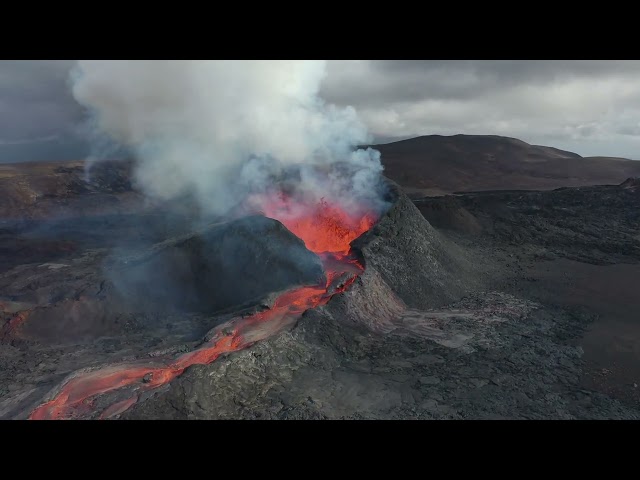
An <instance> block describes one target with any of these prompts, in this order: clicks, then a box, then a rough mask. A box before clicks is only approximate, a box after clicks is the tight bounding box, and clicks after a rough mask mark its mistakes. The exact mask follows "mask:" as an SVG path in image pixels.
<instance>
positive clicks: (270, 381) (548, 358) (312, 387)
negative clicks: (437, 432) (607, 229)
mask: <svg viewBox="0 0 640 480" xmlns="http://www.w3.org/2000/svg"><path fill="white" fill-rule="evenodd" d="M394 188H395V187H394ZM395 190H396V193H397V194H398V201H397V202H396V203H395V205H394V206H393V207H392V208H391V210H390V211H389V212H388V213H387V214H386V215H385V216H384V217H383V218H382V219H381V221H380V222H379V224H378V225H377V226H376V227H374V229H372V230H371V231H370V232H369V233H367V234H366V235H364V236H363V237H361V238H359V239H357V240H356V241H355V242H354V247H355V248H356V249H358V250H359V251H360V253H361V255H362V258H363V260H364V262H365V265H366V271H365V272H364V273H363V275H361V276H360V277H359V278H358V280H357V281H356V282H355V284H354V285H353V286H352V287H351V288H350V289H349V290H348V291H346V292H345V293H343V294H341V295H339V296H336V297H334V298H333V299H332V300H331V301H330V302H329V303H328V304H327V305H326V306H324V307H321V308H317V309H314V310H311V311H309V312H307V313H306V314H305V315H303V317H302V318H301V320H300V321H299V322H298V323H297V324H296V325H295V326H294V327H293V328H291V329H290V330H288V331H285V332H282V333H280V334H278V335H276V336H274V337H272V338H270V339H267V340H264V341H262V342H260V343H258V344H256V345H254V346H253V347H251V348H248V349H247V350H244V351H241V352H236V353H233V354H230V355H227V356H224V357H221V358H220V359H218V360H217V361H216V362H214V363H212V364H210V365H204V366H193V367H190V368H189V369H187V371H186V372H185V373H184V374H183V375H182V376H181V377H179V378H178V379H176V380H175V381H174V382H172V383H171V384H169V385H168V386H166V387H164V388H163V389H161V390H159V391H156V392H154V394H153V395H151V396H150V397H149V398H147V399H146V400H145V401H143V402H140V403H138V404H137V405H135V406H134V407H133V408H132V409H131V410H129V411H127V412H125V413H124V414H123V415H122V418H125V419H156V418H163V419H164V418H166V419H228V418H261V419H274V418H275V419H307V418H310V419H324V418H329V419H331V418H351V419H357V418H372V419H385V418H404V419H406V418H424V419H433V418H633V419H638V418H640V412H639V410H638V409H637V408H636V407H634V406H630V405H628V404H624V403H622V402H620V401H618V400H617V399H615V398H612V397H611V396H608V395H606V394H603V393H601V392H598V391H595V390H590V389H587V388H584V387H583V386H582V385H581V377H582V374H583V369H584V362H583V360H582V354H583V351H582V349H581V347H580V346H579V345H576V342H575V339H576V338H579V337H580V336H581V335H582V333H583V332H584V331H585V329H586V328H588V326H589V324H590V323H591V322H592V320H593V316H592V314H591V313H590V312H588V311H585V310H581V309H575V308H563V307H560V306H553V305H546V304H544V303H541V302H538V301H535V300H533V299H530V298H525V297H521V296H518V295H516V294H514V293H513V292H512V293H509V292H507V291H506V290H505V289H500V287H502V286H503V285H504V279H506V278H509V277H510V276H511V274H512V271H511V270H510V269H508V268H505V267H504V265H503V264H501V263H500V262H496V261H495V259H493V258H491V257H490V256H487V255H486V251H483V250H481V249H474V248H473V245H472V244H471V243H469V242H467V243H466V244H465V243H464V242H458V243H456V242H454V241H452V240H451V239H450V238H448V237H447V236H445V235H442V234H440V233H439V232H438V231H436V230H435V229H434V228H433V227H432V226H431V225H430V224H429V223H428V222H427V221H426V220H425V219H424V218H423V217H422V215H421V214H420V212H419V210H418V209H417V208H416V207H415V206H414V205H413V204H412V203H411V201H410V200H409V199H408V198H407V197H406V196H405V195H404V194H403V193H402V192H401V191H400V190H399V189H397V188H395Z"/></svg>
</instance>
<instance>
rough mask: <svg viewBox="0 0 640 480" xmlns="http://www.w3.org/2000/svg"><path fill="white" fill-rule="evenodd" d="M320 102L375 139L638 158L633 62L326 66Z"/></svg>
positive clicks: (638, 91) (639, 100)
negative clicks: (353, 115) (483, 143)
mask: <svg viewBox="0 0 640 480" xmlns="http://www.w3.org/2000/svg"><path fill="white" fill-rule="evenodd" d="M321 94H322V95H323V97H324V98H326V99H327V100H328V101H332V102H336V103H339V104H350V105H353V106H354V107H355V108H356V109H357V111H358V113H359V115H360V117H361V118H362V119H363V121H364V122H365V123H366V124H367V126H368V127H369V128H370V130H371V131H372V132H373V133H374V134H376V135H377V136H378V137H383V138H390V137H410V136H417V135H428V134H442V135H451V134H457V133H467V134H496V135H505V136H511V137H517V138H520V139H522V140H525V141H528V142H531V143H538V144H550V145H552V146H556V147H560V148H567V149H570V150H574V151H577V152H578V153H580V154H582V155H595V154H601V155H624V156H630V157H634V158H640V136H639V135H637V133H638V130H639V128H638V126H639V125H640V62H638V61H606V60H605V61H539V60H535V61H534V60H524V61H493V60H491V61H481V60H470V61H338V60H336V61H332V62H330V63H329V66H328V75H327V78H326V81H325V83H324V85H323V89H322V92H321Z"/></svg>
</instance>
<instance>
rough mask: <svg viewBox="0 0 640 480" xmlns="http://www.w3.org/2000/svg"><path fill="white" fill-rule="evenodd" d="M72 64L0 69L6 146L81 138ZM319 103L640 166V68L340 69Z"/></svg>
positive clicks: (390, 63) (476, 64)
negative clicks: (72, 134) (71, 85)
mask: <svg viewBox="0 0 640 480" xmlns="http://www.w3.org/2000/svg"><path fill="white" fill-rule="evenodd" d="M73 64H74V62H73V61H67V60H60V61H55V60H41V61H34V60H29V61H1V62H0V140H2V141H5V142H15V141H23V140H27V141H28V140H29V139H32V138H34V139H35V138H42V137H48V136H52V135H61V134H62V136H64V134H65V132H68V131H71V132H73V131H74V129H75V128H76V126H77V125H78V123H80V122H81V120H82V118H83V116H84V111H83V109H82V108H81V107H80V106H79V105H78V104H77V102H75V101H74V99H73V97H72V95H71V93H70V89H69V88H68V71H69V68H70V67H71V66H72V65H73ZM150 81H153V79H150ZM320 95H321V96H322V97H323V98H324V99H326V100H327V101H328V102H329V103H334V104H336V105H338V106H346V105H351V106H353V107H354V108H355V109H356V110H357V112H358V116H359V117H360V118H361V119H362V120H363V121H364V123H365V124H366V126H367V127H368V128H369V130H370V131H372V132H373V133H374V134H375V135H376V136H377V138H379V139H391V138H396V137H410V136H417V135H428V134H444V135H448V134H457V133H468V134H497V135H506V136H511V137H517V138H521V139H522V140H525V141H527V142H530V143H537V144H547V145H552V146H556V147H559V148H565V149H569V150H572V151H576V152H577V153H580V154H581V155H619V156H627V157H632V158H640V61H633V60H629V61H627V60H579V61H560V60H551V61H547V60H513V61H511V60H509V61H506V60H504V61H501V60H462V61H461V60H455V61H445V60H434V61H427V60H424V61H422V60H421V61H410V60H382V61H370V60H348V61H347V60H335V61H329V62H328V66H327V75H326V76H325V78H324V80H323V83H322V87H321V91H320ZM25 145H27V146H28V142H27V144H25ZM0 156H1V151H0ZM0 161H2V158H0Z"/></svg>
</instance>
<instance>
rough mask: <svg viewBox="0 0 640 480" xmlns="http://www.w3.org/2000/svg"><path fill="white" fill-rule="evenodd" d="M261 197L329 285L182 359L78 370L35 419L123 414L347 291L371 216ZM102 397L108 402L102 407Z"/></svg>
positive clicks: (240, 320) (297, 292) (243, 323)
mask: <svg viewBox="0 0 640 480" xmlns="http://www.w3.org/2000/svg"><path fill="white" fill-rule="evenodd" d="M254 200H255V199H254ZM259 202H260V205H261V208H260V210H261V213H263V214H264V215H265V216H267V217H270V218H274V219H276V220H279V221H280V222H282V223H283V224H284V225H285V226H286V227H287V228H288V229H289V230H290V231H291V232H293V233H294V234H295V235H297V236H298V237H299V238H301V239H302V240H303V241H304V243H305V245H306V246H307V248H308V249H309V250H311V251H313V252H315V253H316V254H318V255H319V257H320V258H321V260H322V263H323V265H324V270H325V273H326V278H327V281H326V284H324V285H315V286H304V287H299V288H295V289H292V290H289V291H287V292H285V293H283V294H282V295H280V296H279V297H278V298H277V299H276V300H275V302H274V304H273V306H272V307H271V308H270V309H269V310H265V311H262V312H259V313H256V314H254V315H251V316H247V317H237V318H234V319H232V320H230V321H229V322H227V323H225V324H223V325H220V326H218V327H217V328H216V329H215V331H214V333H213V336H212V337H211V339H210V340H209V341H207V342H205V343H204V344H202V345H200V346H199V347H198V348H197V349H195V350H193V351H191V352H189V353H186V354H183V355H181V356H180V357H178V358H175V359H166V360H164V361H163V362H162V363H161V362H159V361H158V360H155V363H153V364H150V363H148V362H144V363H143V362H142V361H141V362H139V363H129V364H120V365H112V366H108V367H105V368H102V369H99V370H94V371H89V372H86V371H85V372H82V373H77V374H75V375H74V376H72V377H71V378H70V379H68V380H67V381H66V382H65V383H63V384H62V385H61V386H60V387H59V388H58V389H57V391H56V393H55V395H54V396H53V398H52V399H51V400H49V401H48V402H46V403H44V404H42V405H40V406H39V407H37V408H36V409H35V410H34V411H33V412H32V413H31V415H30V416H29V418H30V419H33V420H47V419H74V418H86V417H92V416H94V415H96V414H99V418H110V417H113V416H115V415H118V414H120V413H122V412H124V411H125V410H127V409H128V408H130V407H131V406H132V405H134V404H135V403H136V402H137V401H138V400H139V398H140V396H141V395H142V394H143V393H145V392H147V391H150V390H153V389H156V388H158V387H160V386H162V385H165V384H167V383H168V382H170V381H171V380H173V379H174V378H176V377H177V376H179V375H180V374H182V373H183V372H184V370H185V369H186V368H187V367H189V366H191V365H197V364H208V363H211V362H213V361H215V360H216V359H217V358H218V357H219V356H220V355H222V354H225V353H229V352H234V351H238V350H241V349H243V348H246V347H249V346H251V345H252V344H254V343H256V342H257V341H260V340H263V339H265V338H268V337H269V336H271V335H273V334H274V333H276V332H278V331H280V330H281V329H282V328H283V327H285V326H287V325H291V324H292V323H293V322H295V321H296V320H297V319H298V318H299V317H300V316H301V315H302V314H303V313H304V312H305V311H307V310H309V309H311V308H314V307H317V306H320V305H324V304H326V303H327V302H328V301H329V300H330V299H331V297H332V296H333V295H335V294H337V293H340V292H342V291H344V290H345V289H346V288H348V287H349V286H350V285H351V284H352V283H353V282H354V281H355V279H356V278H357V277H358V275H359V274H361V273H362V271H363V267H362V265H360V263H359V262H358V261H357V260H356V259H355V257H354V256H353V255H352V252H351V248H350V243H351V242H352V241H353V240H354V239H355V238H357V237H358V236H360V235H361V234H362V233H364V232H366V231H367V230H369V229H370V228H371V227H372V226H373V224H374V223H375V217H374V216H373V215H371V214H365V215H349V214H348V213H347V212H345V211H344V210H342V209H340V208H339V207H337V206H335V205H330V204H329V203H327V202H325V201H321V202H320V203H319V204H318V205H317V206H316V207H315V208H313V209H311V213H310V212H309V210H310V209H309V208H305V209H304V210H300V208H299V205H295V204H294V203H293V202H291V201H290V200H288V199H287V198H285V197H264V198H260V199H259ZM296 210H297V211H296ZM107 395H113V398H115V400H113V401H111V402H109V401H107V402H106V403H105V402H98V401H97V400H98V399H100V397H102V396H107ZM110 398H111V397H110ZM99 403H102V404H104V405H106V406H104V405H103V406H102V407H99V406H98V404H99Z"/></svg>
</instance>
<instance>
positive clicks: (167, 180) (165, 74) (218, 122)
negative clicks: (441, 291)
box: [72, 60, 382, 214]
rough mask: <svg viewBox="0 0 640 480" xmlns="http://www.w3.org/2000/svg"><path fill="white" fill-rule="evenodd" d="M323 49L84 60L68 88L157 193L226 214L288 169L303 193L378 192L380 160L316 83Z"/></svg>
mask: <svg viewBox="0 0 640 480" xmlns="http://www.w3.org/2000/svg"><path fill="white" fill-rule="evenodd" d="M325 75H326V64H325V62H324V61H264V60H261V61H244V60H243V61H200V60H198V61H185V60H178V61H173V60H172V61H154V60H151V61H131V60H117V61H93V60H91V61H90V60H82V61H79V62H78V64H77V66H76V68H75V69H74V70H73V72H72V82H73V83H72V84H73V95H74V97H75V98H76V100H77V101H78V102H79V103H80V104H82V105H83V106H85V107H87V108H88V109H89V110H90V111H91V112H92V124H93V125H95V126H96V128H97V129H99V130H100V131H101V132H103V133H106V134H108V135H109V136H110V137H111V138H112V139H113V140H115V141H116V142H118V143H119V144H121V145H125V146H127V147H129V148H130V149H132V151H133V152H135V155H136V157H137V159H138V168H137V173H136V180H137V182H138V183H139V185H140V186H141V187H142V188H143V189H144V191H145V192H146V193H147V194H148V195H149V196H150V197H153V198H158V199H162V200H170V199H172V198H175V197H178V196H181V195H184V194H190V195H194V196H195V198H196V199H197V200H198V202H199V203H200V205H201V206H202V208H203V211H205V212H207V213H211V214H223V213H225V212H227V211H228V210H229V209H231V208H232V207H234V206H235V205H237V203H238V202H239V201H241V200H242V199H243V198H244V197H246V196H247V194H248V193H254V192H262V191H266V190H268V189H269V188H271V186H272V185H273V184H274V183H276V182H281V181H282V180H283V179H287V180H289V181H292V180H291V179H295V181H293V182H292V183H294V184H295V186H294V190H296V191H297V192H298V193H302V194H303V195H304V196H305V197H307V199H308V200H310V201H312V202H313V201H317V200H320V199H321V198H322V197H325V198H330V199H331V200H332V201H333V202H339V203H340V204H341V205H342V206H344V207H345V208H357V206H358V205H362V204H365V203H366V204H368V205H369V206H375V207H379V206H380V204H381V200H380V198H381V188H382V187H381V185H382V183H381V180H380V179H381V176H380V173H381V172H382V165H381V163H380V155H379V153H378V152H377V151H375V150H372V149H357V148H356V147H357V146H358V145H365V144H367V143H369V142H370V141H371V139H370V137H369V135H368V133H367V129H366V128H365V126H364V124H363V123H362V122H361V121H360V120H359V119H358V116H357V114H356V111H355V110H354V109H353V108H351V107H337V106H335V105H331V104H327V103H326V102H324V101H323V100H322V99H321V98H320V96H319V95H318V92H319V90H320V86H321V83H322V81H323V78H324V77H325Z"/></svg>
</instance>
